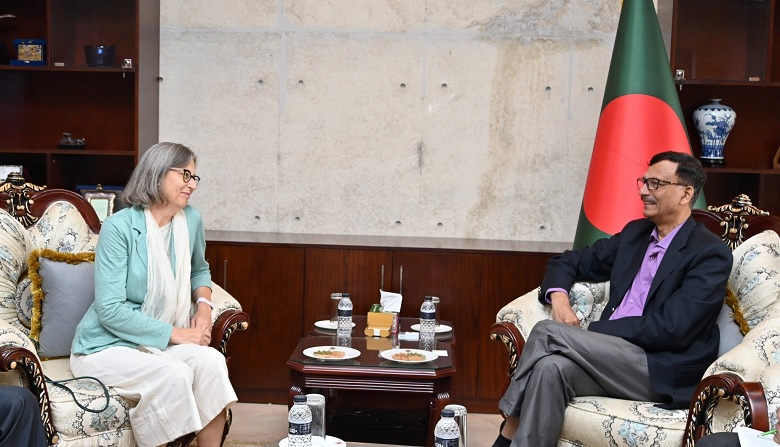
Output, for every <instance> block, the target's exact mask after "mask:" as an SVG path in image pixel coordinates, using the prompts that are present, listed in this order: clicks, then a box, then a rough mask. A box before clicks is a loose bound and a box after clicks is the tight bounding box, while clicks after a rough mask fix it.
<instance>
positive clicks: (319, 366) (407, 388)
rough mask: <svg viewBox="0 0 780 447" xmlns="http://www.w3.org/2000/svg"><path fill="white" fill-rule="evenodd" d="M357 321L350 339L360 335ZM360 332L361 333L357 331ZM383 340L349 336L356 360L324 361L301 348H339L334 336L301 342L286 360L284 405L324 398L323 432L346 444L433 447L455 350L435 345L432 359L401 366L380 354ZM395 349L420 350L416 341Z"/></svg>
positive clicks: (384, 344) (447, 398)
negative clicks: (301, 397)
mask: <svg viewBox="0 0 780 447" xmlns="http://www.w3.org/2000/svg"><path fill="white" fill-rule="evenodd" d="M360 326H361V325H360V323H358V324H357V327H356V328H355V329H356V331H354V332H353V335H356V334H362V328H361V327H360ZM357 330H359V331H360V332H358V331H357ZM388 344H389V341H388V340H387V339H373V338H371V337H368V338H367V337H362V336H353V337H352V340H351V347H352V348H353V349H357V350H358V351H360V356H359V357H357V358H354V359H349V360H339V361H323V360H318V359H313V358H310V357H307V356H305V355H304V354H303V351H304V350H305V349H306V348H310V347H315V346H338V343H337V340H336V337H335V335H332V336H322V335H319V336H309V337H305V338H303V339H301V341H300V342H299V343H298V346H297V347H296V348H295V351H294V352H293V354H292V355H291V356H290V359H289V360H288V361H287V366H288V367H289V368H290V383H291V386H290V393H289V402H288V405H292V399H293V397H294V396H295V395H297V394H301V393H321V394H323V395H325V396H326V399H327V402H326V407H325V408H326V412H327V425H326V428H327V433H328V434H329V435H332V436H337V437H339V438H341V439H344V440H346V441H355V442H373V443H380V444H403V445H423V443H424V445H433V428H434V426H435V425H436V422H437V421H438V420H439V417H440V413H441V410H442V409H443V408H444V407H445V406H446V405H447V404H449V403H450V394H449V391H450V388H451V382H452V376H453V375H454V374H455V365H454V359H453V355H454V351H453V349H452V346H451V345H450V343H448V342H443V341H438V343H437V346H436V350H437V351H443V352H446V354H447V355H446V356H439V357H438V358H437V359H436V360H434V361H430V362H425V363H414V364H406V363H399V362H395V361H391V360H386V359H384V358H382V357H380V356H379V353H380V351H381V350H383V349H387V348H388V347H389V345H388ZM399 347H400V348H411V349H419V347H420V345H419V342H418V341H404V340H401V341H400V342H399Z"/></svg>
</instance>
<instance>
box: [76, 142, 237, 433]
mask: <svg viewBox="0 0 780 447" xmlns="http://www.w3.org/2000/svg"><path fill="white" fill-rule="evenodd" d="M195 162H196V157H195V154H193V153H192V151H191V150H190V149H189V148H187V147H185V146H183V145H181V144H174V143H159V144H156V145H154V146H152V147H151V148H150V149H149V150H148V151H146V153H145V154H144V155H143V156H142V157H141V160H140V161H139V162H138V166H136V168H135V169H134V170H133V173H132V175H131V176H130V180H129V181H128V183H127V186H126V187H125V191H124V194H123V199H124V201H125V202H126V203H127V204H128V205H131V206H130V207H129V208H126V209H123V210H121V211H118V212H117V213H116V214H114V215H112V216H110V217H109V218H108V219H106V221H105V222H104V223H103V227H102V229H101V231H100V238H99V239H98V244H97V247H96V249H95V302H94V303H93V304H92V305H91V306H90V307H89V309H88V310H87V312H86V314H85V315H84V318H83V319H82V320H81V323H79V325H78V328H77V330H76V336H75V338H74V340H73V346H72V349H71V353H72V354H71V357H70V365H71V369H72V371H73V373H74V375H76V376H82V375H86V376H93V377H97V378H98V379H100V380H101V381H103V383H105V384H106V385H109V386H112V387H114V389H116V391H117V392H118V393H119V394H120V395H121V396H123V397H126V398H128V399H132V400H137V401H138V405H137V406H136V407H135V408H133V409H131V410H130V422H131V424H132V427H133V434H134V435H135V438H136V442H137V443H138V445H140V446H156V445H163V444H165V443H167V442H169V441H172V440H174V439H176V438H178V437H179V436H181V435H184V434H187V433H191V432H195V431H197V432H198V433H197V441H198V445H199V446H201V447H208V446H219V445H220V444H221V440H222V432H223V428H224V425H225V417H226V411H227V407H228V406H229V405H230V404H232V403H233V402H235V401H236V400H237V399H236V394H235V392H234V391H233V387H232V386H231V384H230V381H229V379H228V372H227V365H226V363H225V358H224V357H223V356H222V354H220V353H219V352H218V351H217V350H215V349H213V348H210V347H209V346H208V344H209V342H210V341H211V309H212V304H211V289H210V287H209V286H210V285H211V273H210V271H209V266H208V264H207V263H206V260H205V258H204V251H205V245H206V242H205V235H204V230H203V223H202V221H201V218H200V213H198V211H197V210H195V208H193V207H191V206H189V205H188V202H189V198H190V196H191V195H192V193H193V192H194V191H195V190H196V189H197V187H198V182H199V181H200V177H198V176H197V175H195V172H196V165H195ZM193 303H196V305H197V310H196V311H195V313H194V315H192V316H191V317H190V308H191V306H192V305H193Z"/></svg>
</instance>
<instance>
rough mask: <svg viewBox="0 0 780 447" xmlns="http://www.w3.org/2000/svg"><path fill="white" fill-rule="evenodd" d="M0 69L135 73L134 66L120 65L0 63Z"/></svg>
mask: <svg viewBox="0 0 780 447" xmlns="http://www.w3.org/2000/svg"><path fill="white" fill-rule="evenodd" d="M0 70H2V71H6V70H7V71H44V72H45V71H52V72H54V71H57V72H62V71H69V72H75V73H79V72H81V73H135V68H122V67H86V66H73V67H49V66H46V65H0Z"/></svg>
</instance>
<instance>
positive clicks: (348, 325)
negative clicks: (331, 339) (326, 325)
mask: <svg viewBox="0 0 780 447" xmlns="http://www.w3.org/2000/svg"><path fill="white" fill-rule="evenodd" d="M336 335H337V336H338V337H349V336H351V335H352V300H351V299H349V294H348V293H344V294H342V296H341V301H339V322H338V327H337V329H336Z"/></svg>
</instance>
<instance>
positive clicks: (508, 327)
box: [490, 321, 525, 383]
mask: <svg viewBox="0 0 780 447" xmlns="http://www.w3.org/2000/svg"><path fill="white" fill-rule="evenodd" d="M490 338H491V339H492V340H494V341H500V342H501V343H503V344H504V347H506V349H507V351H508V352H509V369H507V381H508V380H509V379H510V378H511V377H512V376H514V374H515V370H516V369H517V360H518V359H519V358H520V354H522V352H523V347H525V338H523V336H522V335H521V334H520V329H518V328H517V326H516V325H515V324H514V323H510V322H507V321H500V322H498V323H494V324H493V327H491V328H490ZM507 383H508V382H507Z"/></svg>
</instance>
